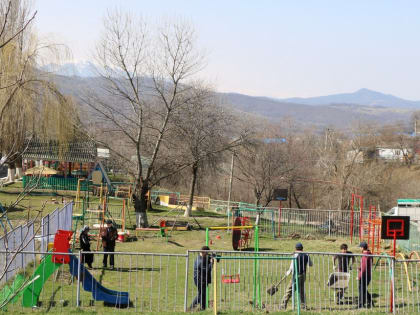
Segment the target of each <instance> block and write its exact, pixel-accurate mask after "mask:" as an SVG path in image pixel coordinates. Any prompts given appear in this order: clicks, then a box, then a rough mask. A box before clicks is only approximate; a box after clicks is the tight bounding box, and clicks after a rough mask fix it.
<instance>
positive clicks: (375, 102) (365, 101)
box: [280, 89, 420, 109]
mask: <svg viewBox="0 0 420 315" xmlns="http://www.w3.org/2000/svg"><path fill="white" fill-rule="evenodd" d="M280 101H282V102H287V103H297V104H305V105H332V104H358V105H366V106H385V107H394V108H418V109H420V101H408V100H405V99H402V98H399V97H396V96H394V95H391V94H384V93H381V92H376V91H372V90H369V89H360V90H358V91H356V92H353V93H341V94H333V95H326V96H318V97H308V98H302V97H294V98H286V99H280Z"/></svg>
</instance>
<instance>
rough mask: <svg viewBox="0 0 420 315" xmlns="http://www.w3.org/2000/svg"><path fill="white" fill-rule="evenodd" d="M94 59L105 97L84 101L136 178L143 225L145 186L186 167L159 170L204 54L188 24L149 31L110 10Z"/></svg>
mask: <svg viewBox="0 0 420 315" xmlns="http://www.w3.org/2000/svg"><path fill="white" fill-rule="evenodd" d="M151 33H152V34H153V35H149V34H151ZM96 61H97V63H98V64H99V72H100V73H99V74H100V76H101V80H102V81H101V83H102V84H101V86H102V89H103V95H100V96H99V95H90V96H89V97H84V99H83V101H84V102H85V103H86V104H88V105H89V107H90V108H92V109H93V112H94V113H95V115H96V116H98V119H100V120H102V121H103V124H102V128H103V129H102V130H103V132H102V135H103V136H102V138H101V137H100V136H99V137H97V138H96V139H97V141H99V142H102V143H104V144H105V145H107V146H108V147H109V148H110V149H111V151H112V152H113V153H114V154H116V155H118V156H119V157H120V158H121V160H125V162H126V168H127V170H128V171H129V172H130V173H131V174H132V175H133V177H134V178H135V190H134V194H133V199H134V200H135V202H134V204H135V210H136V212H137V224H138V225H139V226H147V225H148V222H147V215H146V209H147V202H146V201H147V193H148V191H149V189H151V187H153V186H154V185H156V183H158V182H159V181H160V180H162V179H164V178H166V177H168V176H171V175H173V174H175V173H177V172H179V171H181V170H182V169H184V168H187V167H189V163H187V162H182V163H180V164H178V165H176V167H175V169H174V168H173V167H172V169H171V171H169V172H163V171H164V170H165V171H166V170H167V168H166V166H167V165H168V164H167V161H166V160H165V157H164V156H162V154H161V151H162V147H164V146H165V145H166V143H165V141H166V135H167V132H168V127H169V125H170V123H171V121H172V119H173V117H174V115H175V114H176V113H177V111H179V110H180V108H182V107H185V106H188V105H189V104H193V103H194V98H195V97H197V95H196V94H194V93H191V89H192V87H191V85H189V83H190V80H191V79H193V76H194V75H196V74H197V72H198V71H199V70H201V68H202V67H203V57H202V55H201V54H200V53H198V51H197V49H196V47H195V35H194V30H193V28H192V27H191V25H189V24H188V23H184V22H176V23H169V24H166V25H164V26H163V27H159V28H156V29H153V30H152V31H150V32H149V31H148V29H147V25H146V23H145V22H144V21H143V20H142V19H138V18H134V17H133V16H131V15H129V14H123V13H121V12H120V11H113V12H111V13H109V14H108V15H107V16H106V17H105V20H104V31H103V35H102V38H101V40H100V41H99V42H98V45H97V50H96ZM112 137H114V138H115V137H119V139H121V146H124V148H122V147H121V146H120V147H118V146H117V147H116V146H114V145H113V144H112V143H111V141H109V139H110V138H112ZM172 166H174V165H172Z"/></svg>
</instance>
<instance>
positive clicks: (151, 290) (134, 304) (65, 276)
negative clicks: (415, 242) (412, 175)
mask: <svg viewBox="0 0 420 315" xmlns="http://www.w3.org/2000/svg"><path fill="white" fill-rule="evenodd" d="M7 253H8V252H6V251H0V256H3V257H4V255H6V254H7ZM84 254H87V253H83V252H77V253H63V254H62V255H64V256H72V258H71V259H70V263H68V264H66V263H65V264H61V265H60V264H58V265H52V264H49V263H48V259H50V260H51V255H50V253H47V252H35V251H25V252H21V253H20V255H21V256H22V257H23V258H24V260H25V261H30V259H26V258H25V257H26V256H28V257H34V255H37V256H38V257H41V256H42V257H43V258H42V260H36V261H35V263H34V264H26V265H24V266H22V267H21V268H20V267H19V268H20V269H18V272H19V274H21V275H22V276H23V277H24V278H25V279H30V278H31V277H32V275H34V274H38V275H41V276H42V277H43V279H42V283H39V282H38V284H36V286H38V285H40V288H42V291H41V292H40V295H39V298H38V297H37V296H36V295H34V294H35V293H32V292H31V291H28V292H26V296H25V293H24V297H23V298H26V302H25V303H26V304H25V303H24V305H28V303H29V304H31V303H32V304H33V306H38V308H39V309H40V311H46V310H50V309H51V310H53V311H60V312H63V313H66V312H69V311H71V310H72V308H75V307H76V306H80V307H81V309H82V310H83V311H86V312H90V311H96V312H100V311H101V308H102V300H103V297H104V296H105V297H106V294H104V295H101V294H102V293H104V292H105V293H106V292H107V291H106V290H107V289H110V290H113V291H117V292H116V293H115V292H114V295H116V296H120V297H124V296H127V295H126V293H124V294H123V293H122V292H127V294H128V299H129V303H128V305H125V306H124V308H120V307H118V305H115V302H114V305H112V309H109V308H108V311H111V312H112V313H116V312H119V311H121V312H123V313H126V312H136V313H137V312H182V311H184V310H187V309H189V307H190V306H191V304H192V302H193V300H194V298H195V297H196V296H197V293H198V292H197V286H196V284H197V282H196V281H194V265H195V261H196V259H197V257H198V256H199V255H200V254H199V251H196V250H190V251H187V253H186V254H162V253H128V252H115V253H114V259H115V261H114V265H115V269H109V268H103V267H102V265H103V262H104V261H103V258H104V255H105V254H109V253H105V252H92V254H94V262H93V266H92V267H93V268H92V269H85V267H86V266H84V264H82V263H81V259H83V255H84ZM306 254H308V255H309V257H310V258H311V262H312V266H309V265H308V267H307V269H306V270H307V271H306V276H305V278H304V279H300V280H299V282H298V283H296V278H293V277H292V276H293V274H294V273H293V270H295V269H296V265H294V263H293V261H294V259H295V256H294V254H293V253H272V252H232V251H211V252H210V253H209V255H210V257H212V255H213V257H214V259H215V260H216V262H217V264H216V262H213V266H214V264H216V267H215V269H216V270H215V269H213V270H212V277H213V279H212V282H211V284H209V285H208V286H207V287H206V289H207V290H206V291H207V292H208V294H207V297H206V300H207V301H206V304H205V305H206V306H208V307H209V308H213V307H214V306H215V304H216V307H217V310H218V311H222V312H231V311H233V312H254V311H257V310H258V311H259V310H262V311H264V312H270V313H271V312H276V311H279V310H281V307H282V306H283V307H284V306H285V307H286V308H287V309H288V310H294V312H296V313H298V312H299V306H302V308H306V309H307V310H310V311H312V312H317V313H325V312H336V313H342V312H344V313H351V312H354V311H355V309H357V308H358V307H359V304H364V305H360V306H365V307H371V308H372V311H374V312H375V313H376V314H377V313H381V314H382V313H383V314H386V313H389V312H394V313H401V314H413V313H417V312H420V305H419V303H420V302H419V297H420V288H419V281H418V280H419V273H420V260H398V259H394V258H393V257H389V256H386V255H371V256H369V257H370V258H371V259H372V264H370V266H371V269H370V270H371V276H370V277H368V274H367V273H364V275H363V276H362V279H359V272H358V267H359V266H360V265H361V259H362V257H363V256H362V255H359V254H349V260H348V261H349V266H348V267H349V268H348V270H346V271H347V272H344V273H343V272H339V270H337V269H336V267H335V266H337V258H336V257H337V255H339V254H337V253H320V252H308V253H306ZM352 257H354V262H353V258H352ZM109 258H110V257H108V259H107V262H108V267H109V266H110V264H111V262H110V260H109ZM334 258H335V263H334ZM15 259H17V258H15ZM19 259H20V258H19ZM365 259H366V258H365ZM291 266H292V269H291V273H290V274H289V275H288V276H286V277H285V275H286V274H287V271H288V270H289V269H290V268H291ZM49 268H54V270H52V269H49ZM294 268H295V269H294ZM363 277H365V278H364V279H363ZM11 281H12V278H10V279H9V283H10V286H9V287H13V286H12V285H11ZM364 282H366V283H368V285H367V291H368V292H369V294H370V295H369V294H367V292H366V291H363V290H360V286H361V283H364ZM34 285H35V284H34ZM215 286H216V288H215ZM104 288H105V289H104ZM273 288H274V289H273ZM295 288H296V291H294V290H295ZM362 289H363V287H362ZM89 290H90V291H89ZM273 290H274V291H273ZM290 290H291V292H290ZM92 291H93V292H92ZM360 292H362V293H360ZM365 292H366V295H364V293H365ZM272 293H273V294H272ZM288 293H290V294H289V295H291V297H290V299H289V298H288ZM303 293H304V295H303ZM28 294H29V296H28ZM301 294H302V295H301ZM360 294H362V297H363V296H366V297H367V298H366V301H365V302H364V303H363V299H361V298H360ZM368 296H370V297H371V299H370V298H368ZM298 297H299V299H298ZM101 299H102V300H101ZM288 299H289V300H288ZM286 300H288V302H289V303H286ZM28 301H29V302H28ZM120 301H122V300H120ZM371 301H373V303H371ZM360 302H361V303H360ZM111 304H112V303H111ZM120 306H121V305H120ZM7 307H8V311H9V312H12V313H15V312H19V311H22V310H24V309H26V308H23V309H22V302H21V301H19V302H18V303H14V304H13V303H10V304H9V305H8V306H7ZM196 307H199V306H196ZM29 309H30V308H29ZM103 311H105V309H104V310H103Z"/></svg>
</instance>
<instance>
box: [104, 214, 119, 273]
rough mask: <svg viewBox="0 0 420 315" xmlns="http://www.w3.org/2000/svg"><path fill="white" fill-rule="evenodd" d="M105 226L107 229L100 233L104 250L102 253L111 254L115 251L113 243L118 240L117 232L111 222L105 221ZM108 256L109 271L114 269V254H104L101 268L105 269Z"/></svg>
mask: <svg viewBox="0 0 420 315" xmlns="http://www.w3.org/2000/svg"><path fill="white" fill-rule="evenodd" d="M106 225H107V227H106V228H105V229H103V230H102V232H101V237H102V246H103V248H104V252H107V253H108V252H109V253H113V252H114V251H115V241H116V240H117V238H118V232H117V229H116V228H115V227H114V225H113V224H112V221H111V220H107V221H106ZM108 256H109V264H110V267H111V269H114V254H104V260H103V262H102V263H103V266H104V268H107V266H108Z"/></svg>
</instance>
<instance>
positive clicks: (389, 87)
mask: <svg viewBox="0 0 420 315" xmlns="http://www.w3.org/2000/svg"><path fill="white" fill-rule="evenodd" d="M116 6H118V7H120V8H123V9H126V10H128V11H130V12H133V13H137V14H139V15H143V16H145V17H146V18H148V19H150V20H153V21H155V20H157V19H159V18H162V17H172V16H175V17H179V16H182V17H185V18H187V19H188V20H191V21H192V22H193V24H194V25H195V28H196V30H197V33H198V36H199V40H200V46H202V47H203V48H204V49H206V50H207V51H208V66H207V68H206V69H205V70H204V72H203V77H205V78H206V79H208V80H210V81H212V82H214V84H215V86H216V87H217V89H218V90H219V91H228V92H239V93H244V94H249V95H262V96H271V97H281V98H283V97H293V96H301V97H307V96H318V95H326V94H332V93H341V92H352V91H355V90H357V89H359V88H369V89H373V90H377V91H381V92H384V93H389V94H394V95H396V96H400V97H403V98H407V99H415V100H420V88H419V87H420V18H419V13H420V10H419V9H420V1H397V0H395V1H386V0H376V1H374V0H369V1H367V0H360V1H358V0H351V1H350V0H348V1H337V0H330V1H322V0H313V1H309V0H306V1H296V0H289V1H281V0H272V1H268V0H253V1H245V0H241V1H239V0H236V1H233V0H229V1H227V0H194V1H193V0H167V1H159V0H148V1H143V0H124V1H116V0H115V1H111V0H71V1H70V0H37V1H36V3H35V4H34V7H35V8H36V9H37V10H38V16H37V21H36V25H37V29H38V31H39V32H40V33H41V35H43V36H50V35H51V34H52V35H53V36H54V38H55V39H58V40H59V41H60V42H62V43H66V44H67V45H68V46H69V47H70V48H71V49H72V52H73V56H74V59H75V60H76V61H79V60H88V59H89V57H90V55H91V52H92V48H93V47H94V43H95V41H96V40H97V38H98V36H99V33H100V31H101V27H102V17H103V15H104V14H105V13H106V11H107V9H112V8H115V7H116Z"/></svg>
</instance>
